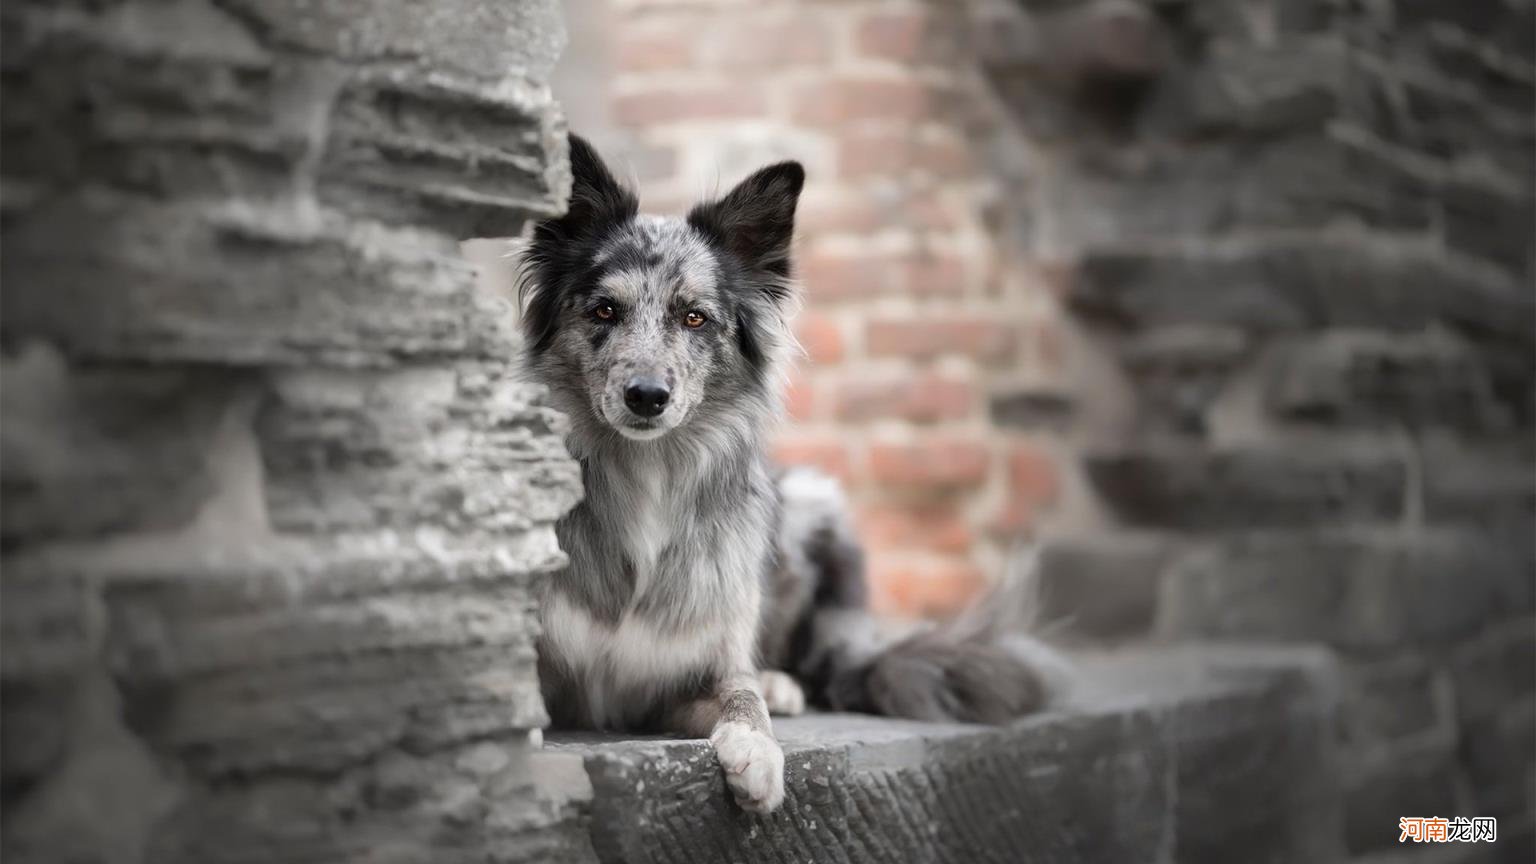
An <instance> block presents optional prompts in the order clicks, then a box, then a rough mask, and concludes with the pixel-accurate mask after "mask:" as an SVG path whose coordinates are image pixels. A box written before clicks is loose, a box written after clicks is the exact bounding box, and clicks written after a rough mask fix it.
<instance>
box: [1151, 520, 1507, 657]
mask: <svg viewBox="0 0 1536 864" xmlns="http://www.w3.org/2000/svg"><path fill="white" fill-rule="evenodd" d="M1526 555H1527V553H1526V551H1525V550H1522V549H1513V550H1512V549H1510V548H1507V547H1504V546H1500V545H1497V544H1490V543H1488V542H1487V541H1486V539H1485V538H1483V537H1481V536H1479V535H1477V534H1471V533H1459V532H1452V531H1439V532H1435V531H1427V532H1416V533H1401V532H1397V531H1393V530H1391V529H1382V530H1380V531H1369V532H1367V531H1355V532H1315V533H1284V532H1270V533H1263V534H1252V535H1246V536H1240V537H1233V538H1231V539H1227V540H1223V541H1220V542H1215V543H1212V544H1211V545H1210V546H1208V547H1207V548H1205V549H1202V550H1199V551H1196V552H1193V553H1191V554H1190V555H1188V556H1186V557H1184V558H1182V559H1180V560H1178V561H1175V562H1174V563H1172V564H1171V565H1169V567H1168V569H1167V572H1166V575H1165V576H1164V581H1163V590H1164V593H1163V595H1162V597H1161V598H1160V604H1159V611H1160V617H1159V622H1158V630H1159V631H1160V632H1162V633H1164V634H1166V635H1176V636H1201V637H1222V638H1240V639H1251V640H1262V641H1287V642H1289V641H1303V642H1306V641H1320V642H1327V643H1330V644H1333V645H1337V646H1339V647H1343V648H1349V649H1360V650H1371V651H1380V650H1385V649H1389V648H1394V647H1400V646H1411V645H1426V644H1436V643H1440V644H1443V643H1446V642H1448V641H1451V640H1456V639H1459V638H1463V637H1466V636H1468V635H1471V634H1472V633H1475V632H1476V631H1477V630H1478V629H1479V628H1480V627H1481V626H1482V625H1483V623H1484V622H1485V621H1486V620H1488V618H1489V617H1491V616H1493V615H1494V614H1496V613H1502V614H1507V612H1506V610H1508V609H1509V608H1511V607H1512V606H1513V605H1514V604H1516V603H1519V602H1521V597H1520V594H1521V593H1522V590H1523V589H1522V588H1521V586H1522V585H1523V584H1524V583H1525V582H1526V581H1528V572H1529V571H1528V570H1527V569H1526V568H1527V567H1528V564H1527V559H1526Z"/></svg>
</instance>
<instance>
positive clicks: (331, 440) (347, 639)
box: [0, 0, 579, 864]
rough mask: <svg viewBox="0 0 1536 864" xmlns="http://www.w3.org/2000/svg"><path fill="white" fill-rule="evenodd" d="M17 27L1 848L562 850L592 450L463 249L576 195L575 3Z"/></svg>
mask: <svg viewBox="0 0 1536 864" xmlns="http://www.w3.org/2000/svg"><path fill="white" fill-rule="evenodd" d="M0 27H3V31H4V50H3V54H4V61H3V62H4V66H3V79H0V80H3V100H4V105H5V113H4V134H5V142H6V144H5V147H6V154H5V155H6V159H5V164H4V186H3V197H0V218H3V228H4V239H5V256H4V259H3V280H4V285H5V293H4V301H3V331H0V339H3V347H4V385H3V389H4V406H3V408H4V420H3V426H0V434H3V448H4V460H5V476H4V486H3V490H4V508H5V521H4V526H3V529H4V537H3V542H4V546H3V552H4V562H3V565H0V566H3V582H0V586H3V592H4V601H3V616H4V618H3V628H4V631H3V632H4V652H3V663H0V687H3V711H4V718H3V719H4V738H3V745H4V750H3V754H0V757H3V768H4V777H3V779H4V787H3V791H4V798H3V804H4V825H5V830H4V854H5V857H6V858H7V859H8V860H13V861H17V862H22V861H59V860H70V861H81V862H87V861H137V860H146V861H167V862H169V861H186V862H199V864H205V862H221V861H230V862H233V861H294V862H297V861H317V862H318V861H354V860H356V861H361V860H368V861H386V860H387V861H397V860H398V861H405V860H431V861H437V862H448V861H485V860H498V861H511V860H524V859H527V860H550V859H552V858H555V859H557V858H558V857H559V855H560V854H561V852H562V850H565V849H568V848H571V837H570V833H571V832H572V831H573V830H578V829H573V827H572V823H569V822H568V821H566V819H565V817H566V816H567V815H568V814H567V812H566V809H567V808H566V805H565V803H563V802H561V801H559V800H555V799H552V798H550V797H549V796H548V795H545V794H542V793H539V792H537V790H535V789H534V788H533V785H532V776H533V772H532V771H531V770H530V767H529V766H530V761H531V760H535V759H538V758H539V756H538V755H537V754H536V753H535V752H534V750H535V748H536V746H537V737H538V731H537V730H538V729H539V728H540V727H541V726H542V725H543V724H544V722H545V719H546V718H545V714H544V710H543V706H542V703H541V701H540V699H539V694H538V686H537V678H536V674H535V662H534V649H533V638H534V635H535V633H536V619H535V615H534V606H533V602H534V601H533V590H534V586H535V583H536V581H537V580H538V579H540V578H542V577H544V576H545V575H546V574H548V573H550V572H551V571H553V570H554V569H556V568H558V567H559V566H560V565H561V564H562V562H563V560H564V559H563V557H562V555H561V553H560V551H559V550H558V548H557V546H556V543H555V539H554V534H553V531H552V529H551V523H552V522H553V520H554V519H555V518H556V517H557V516H558V515H559V514H560V513H561V512H563V511H564V510H565V509H566V508H568V507H569V506H571V505H572V504H573V503H574V502H575V500H576V499H577V496H578V495H579V477H578V473H577V470H576V467H575V465H574V464H573V463H572V462H571V461H570V459H569V458H568V457H567V456H566V454H565V453H564V450H563V448H562V445H561V440H560V439H561V433H562V430H563V428H564V425H563V424H564V420H563V419H562V418H561V417H560V416H559V415H558V414H556V413H555V412H553V411H552V410H551V409H549V408H548V407H546V406H545V405H544V403H543V401H542V395H541V393H539V392H538V391H537V390H536V389H534V388H532V387H530V386H527V385H523V384H519V383H517V382H516V381H515V380H514V379H513V377H512V375H511V372H510V366H509V364H510V361H511V360H512V359H513V357H514V355H515V349H516V346H515V329H514V327H515V316H514V315H513V314H512V313H513V308H512V306H511V304H510V301H509V300H507V299H506V298H498V297H495V296H491V295H490V294H488V293H485V292H483V291H482V290H481V289H480V287H479V286H478V285H477V282H476V273H475V270H474V268H473V267H471V266H470V265H469V264H468V263H467V262H466V261H465V260H464V259H463V258H462V257H461V255H460V251H459V242H460V240H462V239H464V238H469V237H486V236H508V235H512V234H516V233H517V232H518V231H519V230H520V229H521V227H522V226H523V224H524V223H525V222H526V221H527V220H529V219H531V218H536V217H541V216H546V215H550V214H555V213H558V212H560V210H561V209H562V208H563V206H564V197H565V195H566V194H567V189H568V184H569V179H568V169H567V167H566V161H565V156H564V143H563V141H564V128H563V121H562V120H561V119H560V115H559V112H558V110H557V109H556V106H555V105H554V103H553V102H552V100H551V98H550V95H549V92H548V90H547V88H546V87H545V84H544V81H545V79H546V77H547V75H548V73H549V71H550V67H551V65H552V63H553V61H554V58H555V55H556V54H557V53H558V51H559V49H560V46H561V44H562V41H563V34H562V29H561V26H560V23H559V18H558V7H557V5H556V4H555V3H553V2H545V0H535V2H523V3H485V2H480V0H442V2H434V3H431V4H418V3H410V2H404V0H397V2H388V3H382V4H381V3H364V2H339V3H327V4H314V3H307V2H301V0H280V2H270V0H266V2H253V0H226V2H210V0H178V2H159V0H120V2H107V3H72V2H71V3H62V4H61V3H54V2H43V0H35V2H30V0H15V2H8V3H7V4H6V5H5V7H4V10H3V22H0Z"/></svg>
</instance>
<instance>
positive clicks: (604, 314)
mask: <svg viewBox="0 0 1536 864" xmlns="http://www.w3.org/2000/svg"><path fill="white" fill-rule="evenodd" d="M618 314H619V313H618V312H617V311H616V310H615V309H614V308H613V304H612V303H599V304H597V305H596V306H595V307H593V309H592V317H594V318H596V319H597V320H599V321H612V320H613V319H614V317H615V316H617V315H618Z"/></svg>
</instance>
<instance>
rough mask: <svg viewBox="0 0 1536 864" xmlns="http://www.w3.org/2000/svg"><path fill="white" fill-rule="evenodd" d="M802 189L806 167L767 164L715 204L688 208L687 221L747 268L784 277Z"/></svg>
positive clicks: (795, 163)
mask: <svg viewBox="0 0 1536 864" xmlns="http://www.w3.org/2000/svg"><path fill="white" fill-rule="evenodd" d="M804 186H805V169H804V168H801V167H800V163H799V162H780V163H778V164H777V165H769V166H768V167H767V168H763V169H761V170H760V171H758V172H757V173H755V174H753V175H752V176H751V177H748V178H747V179H745V180H743V181H741V182H740V183H738V184H737V185H736V188H735V189H732V190H731V191H730V194H728V195H726V196H725V197H724V198H721V199H720V200H719V201H712V202H709V203H706V204H700V205H699V206H697V207H695V208H693V210H692V211H690V212H689V214H688V223H689V224H690V225H692V226H693V227H694V228H696V229H698V230H699V231H701V232H703V233H704V234H705V235H706V236H708V237H710V238H711V239H713V240H714V241H715V242H717V243H720V244H721V245H723V246H724V247H725V248H726V249H728V250H730V251H731V253H732V254H734V255H735V256H736V258H737V259H738V260H740V261H741V263H742V264H743V265H745V266H746V267H747V268H749V269H751V270H757V271H760V272H764V273H770V274H773V275H775V276H788V275H789V241H790V238H791V237H792V236H793V235H794V232H795V204H796V202H798V201H799V200H800V190H801V189H802V188H804Z"/></svg>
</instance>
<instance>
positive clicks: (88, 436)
mask: <svg viewBox="0 0 1536 864" xmlns="http://www.w3.org/2000/svg"><path fill="white" fill-rule="evenodd" d="M0 381H3V388H0V410H3V411H4V414H5V424H4V426H3V428H0V454H3V459H4V461H5V466H6V470H5V475H4V477H3V479H0V494H3V497H4V506H5V521H4V525H3V527H0V536H3V537H4V539H5V541H6V542H7V543H8V544H17V545H19V544H27V543H30V544H36V543H42V542H50V541H58V540H60V539H64V538H70V537H90V536H99V535H102V534H107V533H112V532H117V533H125V532H130V531H134V530H169V529H174V528H177V527H180V526H182V525H184V524H186V523H188V522H190V521H191V519H192V517H193V516H194V514H195V513H196V512H197V510H198V508H199V507H200V506H201V505H202V503H203V502H204V500H206V499H207V498H208V497H209V495H210V494H211V493H212V491H213V478H212V476H211V473H210V471H209V466H208V462H207V453H208V450H209V447H210V445H211V442H212V440H213V438H214V435H215V432H216V431H217V427H218V425H219V423H220V421H221V420H222V419H223V415H224V413H225V410H226V408H227V407H228V405H229V404H232V403H233V402H234V401H236V400H237V399H238V398H239V396H240V393H241V392H242V390H244V389H247V388H248V386H249V382H248V381H241V380H240V379H239V378H238V376H236V377H234V378H231V377H229V376H219V375H212V374H205V373H200V372H194V371H189V370H182V369H173V370H155V369H140V370H90V371H79V372H71V371H69V370H68V369H67V368H66V367H65V364H64V362H63V360H62V359H61V358H60V357H59V356H58V355H57V354H56V353H54V352H52V351H50V350H48V349H47V348H46V347H45V346H42V345H37V344H34V345H32V346H30V347H29V349H28V350H27V351H26V352H24V353H23V354H22V355H20V356H18V357H16V358H14V359H10V360H5V361H0Z"/></svg>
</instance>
